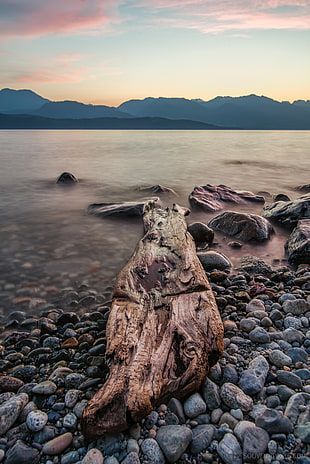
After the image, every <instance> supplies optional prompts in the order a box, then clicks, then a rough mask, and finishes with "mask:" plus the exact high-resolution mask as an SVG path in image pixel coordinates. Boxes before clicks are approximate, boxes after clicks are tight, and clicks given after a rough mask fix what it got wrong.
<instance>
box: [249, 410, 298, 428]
mask: <svg viewBox="0 0 310 464" xmlns="http://www.w3.org/2000/svg"><path fill="white" fill-rule="evenodd" d="M255 425H256V426H257V427H261V428H262V429H264V430H266V431H267V432H268V433H270V434H273V433H285V434H287V433H290V432H291V431H292V429H293V424H292V422H291V421H290V419H289V418H288V417H286V416H284V415H283V413H282V412H281V411H277V410H276V409H269V408H266V409H265V410H264V411H263V413H262V414H259V415H258V416H257V417H256V419H255Z"/></svg>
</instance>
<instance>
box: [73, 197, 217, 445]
mask: <svg viewBox="0 0 310 464" xmlns="http://www.w3.org/2000/svg"><path fill="white" fill-rule="evenodd" d="M186 211H187V210H185V209H184V208H181V207H179V206H177V205H174V206H173V208H172V209H169V208H167V209H159V208H157V207H156V205H155V204H154V203H152V202H150V203H149V204H148V205H146V207H145V212H144V216H143V222H144V228H145V235H144V237H143V238H142V239H141V240H140V241H139V243H138V245H137V247H136V250H135V251H134V253H133V255H132V256H131V258H130V260H129V261H128V263H127V264H126V265H125V266H124V268H123V269H122V270H121V271H120V273H119V275H118V277H117V280H116V284H115V288H114V295H113V300H112V305H111V311H110V315H109V319H108V323H107V331H106V332H107V349H106V361H107V364H108V366H109V369H110V374H109V377H108V379H107V381H106V383H105V384H104V385H103V387H102V388H101V389H100V390H99V391H98V392H97V393H96V394H95V395H94V397H93V398H92V399H91V400H90V401H89V402H88V404H87V406H86V408H85V410H84V413H83V416H82V427H83V432H84V436H85V437H86V439H87V440H91V439H93V438H95V437H98V436H100V435H103V434H104V433H105V432H119V431H123V430H126V429H127V428H128V427H129V426H130V424H131V423H133V422H138V421H140V420H141V419H143V418H145V417H146V416H147V415H148V414H149V413H150V412H151V411H152V410H153V408H154V407H155V406H157V405H159V404H161V403H163V402H166V401H169V399H170V398H171V397H176V398H179V399H183V398H185V397H186V396H188V395H190V394H191V393H193V392H195V391H197V390H198V389H199V387H200V385H201V383H202V381H203V379H204V378H205V376H206V374H207V373H208V371H209V369H210V367H211V366H212V365H214V364H215V363H216V362H217V360H218V358H219V357H220V355H221V354H222V352H223V324H222V321H221V317H220V314H219V312H218V309H217V306H216V302H215V298H214V295H213V292H212V290H211V287H210V284H209V282H208V279H207V276H206V274H205V271H204V270H203V268H202V265H201V263H200V261H199V259H198V258H197V255H196V249H195V244H194V240H193V238H192V236H191V235H190V234H189V232H188V231H187V226H186V222H185V218H184V216H185V214H186Z"/></svg>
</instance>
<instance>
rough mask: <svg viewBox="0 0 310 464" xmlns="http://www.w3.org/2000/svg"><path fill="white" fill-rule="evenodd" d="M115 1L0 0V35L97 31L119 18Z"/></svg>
mask: <svg viewBox="0 0 310 464" xmlns="http://www.w3.org/2000/svg"><path fill="white" fill-rule="evenodd" d="M118 3H119V2H118V0H114V1H113V0H53V1H51V2H47V1H42V0H27V1H25V0H1V2H0V36H1V35H2V36H29V37H36V36H42V35H46V34H55V33H56V34H59V33H64V34H66V33H74V32H75V33H79V32H85V31H87V32H98V31H99V30H101V29H102V28H103V27H105V26H106V25H108V24H110V23H111V22H116V23H117V22H118V21H120V18H119V15H118V10H117V7H118Z"/></svg>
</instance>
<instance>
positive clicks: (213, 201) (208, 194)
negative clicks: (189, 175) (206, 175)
mask: <svg viewBox="0 0 310 464" xmlns="http://www.w3.org/2000/svg"><path fill="white" fill-rule="evenodd" d="M189 201H190V203H191V204H192V205H193V206H195V207H198V208H201V209H203V210H205V211H211V212H214V211H220V210H221V209H223V208H224V206H225V204H226V203H235V204H238V205H244V204H247V202H248V201H254V202H258V203H264V202H265V198H264V197H262V196H259V195H255V194H254V193H252V192H244V191H236V190H233V189H232V188H230V187H227V186H226V185H210V184H207V185H202V186H197V187H195V188H194V190H193V191H192V192H191V194H190V196H189Z"/></svg>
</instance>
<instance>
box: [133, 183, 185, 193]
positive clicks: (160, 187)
mask: <svg viewBox="0 0 310 464" xmlns="http://www.w3.org/2000/svg"><path fill="white" fill-rule="evenodd" d="M138 190H140V191H142V192H151V193H156V194H159V193H170V194H172V195H176V192H175V191H174V190H173V189H172V188H169V187H165V186H164V185H160V184H158V185H152V186H150V187H138Z"/></svg>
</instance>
